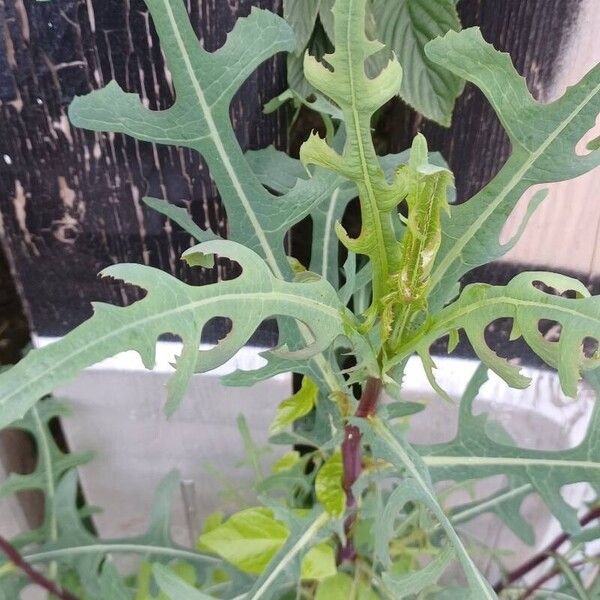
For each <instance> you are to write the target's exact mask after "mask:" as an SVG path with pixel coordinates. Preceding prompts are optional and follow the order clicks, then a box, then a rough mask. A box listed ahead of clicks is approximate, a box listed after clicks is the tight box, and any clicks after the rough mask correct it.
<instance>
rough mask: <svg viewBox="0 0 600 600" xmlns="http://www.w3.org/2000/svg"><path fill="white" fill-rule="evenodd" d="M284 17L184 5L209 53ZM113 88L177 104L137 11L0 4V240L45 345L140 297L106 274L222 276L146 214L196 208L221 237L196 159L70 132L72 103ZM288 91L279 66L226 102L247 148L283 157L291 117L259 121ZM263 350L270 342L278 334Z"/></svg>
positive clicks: (16, 1) (131, 5)
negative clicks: (149, 270)
mask: <svg viewBox="0 0 600 600" xmlns="http://www.w3.org/2000/svg"><path fill="white" fill-rule="evenodd" d="M279 5H280V1H279V0H259V1H256V0H253V1H251V0H230V1H228V2H223V1H221V0H187V7H188V12H189V13H190V16H191V19H192V22H193V25H194V27H195V29H196V31H197V33H198V35H199V38H200V40H201V41H202V43H203V44H204V46H205V47H206V48H207V49H208V50H209V51H210V50H214V49H216V48H218V47H219V46H220V45H221V44H222V43H223V42H224V40H225V36H226V34H227V32H228V31H229V30H230V29H231V28H232V27H233V24H234V22H235V20H236V18H237V17H239V16H244V15H246V14H248V12H249V11H250V7H251V6H260V7H264V8H269V9H272V10H276V11H277V10H279V9H280V6H279ZM111 79H116V80H117V81H118V82H119V83H120V85H121V86H123V87H124V88H125V89H126V90H128V91H132V92H138V93H140V94H141V96H142V97H143V98H144V99H145V100H147V102H148V105H149V107H150V108H152V109H159V108H166V107H168V106H169V105H170V104H171V103H172V102H173V89H172V86H171V83H170V77H169V75H168V73H167V71H166V69H165V65H164V60H163V56H162V54H161V51H160V48H159V44H158V39H157V36H156V33H155V31H154V28H153V26H152V23H151V20H150V19H149V16H148V13H147V10H146V8H145V5H144V3H143V2H142V1H141V0H53V1H52V2H48V3H42V2H29V1H28V0H0V103H1V104H0V237H1V238H3V240H4V245H5V249H6V252H7V255H8V258H9V260H10V262H11V264H12V265H13V267H14V269H15V271H16V273H17V274H18V275H17V276H18V280H19V284H20V288H21V293H22V298H23V300H24V303H25V309H26V311H27V313H28V316H29V319H30V321H31V323H32V326H33V329H34V330H35V331H36V332H37V333H39V334H42V335H61V334H64V333H65V332H66V331H67V330H68V329H70V328H71V327H73V326H74V325H77V324H78V323H80V322H81V321H82V320H84V319H85V318H87V317H88V316H89V315H90V314H91V307H90V301H91V300H104V301H110V302H116V303H120V302H124V301H127V300H131V299H133V298H135V294H133V293H132V292H130V291H129V292H127V293H126V292H125V291H124V290H123V288H122V287H120V286H118V285H117V284H114V283H107V282H101V281H99V280H98V279H97V278H96V273H98V271H100V270H101V269H102V268H104V267H105V266H107V265H109V264H113V263H117V262H140V263H146V264H151V265H153V266H156V267H159V268H162V269H165V270H167V271H169V272H171V273H173V274H174V275H176V276H178V277H182V278H184V279H186V280H187V281H190V282H193V283H201V282H204V281H206V280H214V278H215V277H216V273H212V274H210V273H209V274H208V275H207V274H206V273H200V272H199V271H198V270H194V271H193V272H192V271H190V270H189V269H187V268H186V267H184V265H183V264H182V263H181V261H180V260H179V256H180V254H181V253H182V251H183V250H185V249H186V248H187V247H189V244H190V239H189V236H187V235H185V234H183V233H181V232H180V231H179V230H178V229H177V228H176V227H172V226H171V224H170V223H168V222H165V220H164V218H162V217H161V216H160V215H157V214H154V213H152V212H151V211H150V210H147V209H146V208H145V207H144V206H143V205H142V202H141V199H142V197H143V196H144V195H146V194H150V195H154V196H157V197H163V198H169V199H170V200H172V201H175V202H177V203H178V204H180V205H182V206H187V207H189V209H190V210H191V212H192V215H193V216H194V218H195V219H196V221H197V222H198V223H199V224H201V225H203V226H210V227H212V228H214V229H215V230H217V231H220V232H222V233H224V232H225V231H226V220H225V214H224V211H223V209H222V207H221V205H220V203H219V201H218V194H217V192H216V190H215V188H214V186H213V184H212V181H211V179H210V176H209V174H208V172H207V169H206V166H205V164H204V163H203V161H202V160H201V159H200V158H199V157H198V156H197V155H196V154H195V153H193V152H191V151H189V150H183V149H176V148H164V147H157V146H154V145H152V144H143V143H138V142H136V141H134V140H131V139H129V138H125V137H124V136H121V135H112V134H111V135H103V134H94V133H90V132H86V131H81V130H77V129H75V128H72V127H71V126H70V124H69V122H68V119H67V117H66V109H67V106H68V104H69V103H70V101H71V100H72V98H73V96H74V95H76V94H84V93H87V92H89V91H90V90H92V89H95V88H99V87H101V86H102V85H104V84H106V83H107V82H108V81H109V80H111ZM284 87H285V72H284V63H283V62H282V60H281V57H279V58H278V59H276V60H274V61H271V62H270V63H269V64H266V65H264V66H263V67H262V68H261V69H259V71H258V72H257V73H255V74H254V75H253V76H252V77H251V78H250V79H249V80H248V81H247V82H246V84H245V86H244V87H243V89H242V90H241V91H240V93H239V94H238V96H237V97H236V99H235V100H234V102H233V103H232V108H231V115H232V119H233V121H234V124H235V125H236V131H237V134H238V137H239V139H240V142H241V144H242V146H243V147H244V148H256V147H263V146H266V145H268V144H270V143H275V144H276V145H279V146H281V145H282V144H284V142H285V130H286V123H285V115H282V114H279V115H272V116H265V115H263V114H262V105H263V104H264V102H265V101H267V100H268V99H270V98H271V97H273V96H274V95H276V94H277V93H279V92H280V91H281V90H282V89H283V88H284ZM220 274H221V275H226V273H220ZM213 334H216V332H213ZM209 337H210V336H209ZM259 337H260V336H259ZM259 341H262V342H269V341H273V331H272V329H271V330H269V329H268V328H267V329H266V330H265V331H263V335H262V339H259Z"/></svg>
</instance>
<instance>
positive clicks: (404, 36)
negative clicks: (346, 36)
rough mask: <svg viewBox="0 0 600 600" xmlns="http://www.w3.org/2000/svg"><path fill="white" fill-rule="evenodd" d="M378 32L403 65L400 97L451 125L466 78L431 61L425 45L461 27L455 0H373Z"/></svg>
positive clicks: (429, 116) (436, 119)
mask: <svg viewBox="0 0 600 600" xmlns="http://www.w3.org/2000/svg"><path fill="white" fill-rule="evenodd" d="M372 11H373V17H374V20H375V34H376V35H377V38H378V39H379V40H381V41H382V42H383V43H384V44H385V45H386V46H387V48H388V49H389V50H391V51H393V52H394V53H395V55H396V56H397V58H398V60H399V61H400V64H402V65H403V67H404V77H403V79H402V86H401V88H400V96H401V97H402V99H403V100H404V101H405V102H407V103H408V104H410V105H411V106H412V107H413V108H415V109H416V110H417V112H420V113H421V114H422V115H423V116H424V117H426V118H428V119H432V120H434V121H436V122H438V123H440V124H441V125H444V126H446V127H448V126H449V125H450V122H451V119H452V111H453V109H454V103H455V101H456V98H458V96H459V95H460V94H461V93H462V90H463V87H464V80H463V79H462V78H461V77H459V76H457V75H455V74H454V73H452V72H451V71H449V70H447V69H446V68H445V67H444V66H443V65H439V64H436V63H434V62H433V61H431V60H430V59H429V58H428V57H427V55H426V54H425V45H426V44H427V43H428V42H430V41H431V40H433V39H435V38H436V37H438V36H441V35H444V34H445V33H447V32H448V31H451V30H455V31H458V30H460V21H459V18H458V13H457V12H456V6H455V2H454V0H436V1H435V2H431V0H397V1H395V2H389V1H388V0H374V2H373V3H372Z"/></svg>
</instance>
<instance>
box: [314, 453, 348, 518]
mask: <svg viewBox="0 0 600 600" xmlns="http://www.w3.org/2000/svg"><path fill="white" fill-rule="evenodd" d="M343 474H344V467H343V464H342V453H341V452H340V451H337V452H334V453H333V454H332V455H331V456H330V457H329V458H328V459H327V460H326V461H325V462H324V463H323V466H322V467H321V468H320V469H319V472H318V473H317V477H316V479H315V494H316V496H317V500H318V501H319V502H320V503H321V504H322V505H323V508H324V509H325V510H326V511H327V512H328V513H329V514H330V515H332V516H334V517H341V516H342V515H343V514H344V512H345V511H346V494H345V492H344V488H343V486H342V477H343Z"/></svg>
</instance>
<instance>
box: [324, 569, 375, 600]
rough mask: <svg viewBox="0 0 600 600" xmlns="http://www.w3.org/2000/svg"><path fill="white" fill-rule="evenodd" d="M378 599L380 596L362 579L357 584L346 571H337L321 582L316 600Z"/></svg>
mask: <svg viewBox="0 0 600 600" xmlns="http://www.w3.org/2000/svg"><path fill="white" fill-rule="evenodd" d="M348 598H353V599H354V600H378V599H379V596H378V595H377V594H376V593H375V592H374V591H373V590H372V589H371V588H370V587H369V586H368V585H367V584H366V583H365V582H364V581H362V580H360V581H359V582H358V584H357V585H355V582H354V580H353V579H352V577H350V575H347V574H346V573H336V574H335V575H333V576H332V577H329V578H327V579H324V580H323V581H321V583H319V587H318V588H317V593H316V594H315V600H348Z"/></svg>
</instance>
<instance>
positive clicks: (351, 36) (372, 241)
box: [300, 0, 405, 306]
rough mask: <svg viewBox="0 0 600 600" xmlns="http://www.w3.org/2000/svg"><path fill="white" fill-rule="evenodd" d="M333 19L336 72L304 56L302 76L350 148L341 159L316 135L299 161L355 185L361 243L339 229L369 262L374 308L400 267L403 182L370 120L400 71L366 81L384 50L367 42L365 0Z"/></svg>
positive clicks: (340, 5) (345, 3)
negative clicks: (328, 107) (337, 118)
mask: <svg viewBox="0 0 600 600" xmlns="http://www.w3.org/2000/svg"><path fill="white" fill-rule="evenodd" d="M333 14H334V17H335V35H334V38H335V39H334V42H335V52H334V53H333V54H327V55H325V57H324V60H325V61H326V63H327V64H328V65H330V66H331V69H332V70H330V69H329V68H327V67H326V66H324V65H323V64H322V63H320V62H318V61H317V60H316V59H315V58H314V57H312V56H310V55H309V54H306V55H305V59H304V70H305V74H306V77H307V79H308V81H309V82H310V83H311V84H312V85H313V86H315V88H317V89H318V90H319V91H320V92H322V93H324V94H325V95H327V96H328V97H329V98H331V99H332V100H333V101H334V102H335V103H336V104H337V105H338V106H339V107H340V109H341V110H342V112H343V113H344V121H345V124H346V135H347V139H346V145H345V148H344V152H343V154H339V153H338V152H337V151H336V150H335V149H333V148H331V147H329V146H328V145H327V143H326V142H325V141H324V140H322V139H320V138H319V137H318V136H316V135H313V136H311V137H310V138H309V139H308V141H306V142H305V143H304V145H303V146H302V148H301V150H300V158H301V160H302V161H303V162H304V163H305V164H314V165H317V166H321V167H324V168H327V169H329V170H331V171H333V172H335V173H337V174H339V175H342V176H344V177H346V178H348V179H350V180H351V181H353V182H354V183H355V184H356V186H357V188H358V194H359V197H360V200H361V224H362V229H361V233H360V235H359V237H358V238H357V239H350V237H349V236H348V235H347V233H346V232H345V231H344V230H343V228H342V227H341V225H339V224H338V226H337V233H338V236H340V238H341V240H342V242H343V243H344V244H345V246H346V247H347V248H348V250H350V251H352V252H355V253H357V254H359V253H360V254H365V255H366V256H368V257H369V258H370V259H371V262H372V263H373V306H377V305H378V304H379V302H380V301H381V299H382V298H383V297H384V296H385V295H386V294H387V292H388V291H389V287H390V275H391V274H392V273H395V272H396V271H397V270H398V268H399V266H400V248H399V245H398V242H397V240H396V235H395V229H394V216H395V215H393V214H392V213H393V212H394V209H395V207H396V206H397V205H398V204H399V203H400V202H401V201H402V199H403V198H404V195H405V194H404V188H403V185H402V182H401V180H400V181H395V182H394V183H388V181H387V180H386V178H385V176H384V173H383V170H382V169H381V167H380V165H379V162H378V158H377V155H376V153H375V148H374V146H373V140H372V138H371V119H372V117H373V114H374V113H375V111H376V110H378V109H379V108H380V107H381V106H382V105H383V104H384V103H385V102H387V101H388V100H389V99H390V98H392V97H393V96H394V95H396V94H397V93H398V91H399V89H400V81H401V78H402V69H401V67H400V64H399V63H398V62H397V61H396V60H392V61H390V62H389V63H388V64H387V65H386V66H385V67H384V68H383V70H382V71H381V72H380V73H379V75H377V76H376V77H374V78H370V77H368V76H367V73H366V70H365V66H366V61H367V59H369V58H370V57H371V56H373V55H374V54H375V53H376V52H378V51H379V50H381V49H382V48H383V45H382V44H381V43H380V42H375V41H373V40H369V39H368V38H367V35H366V32H365V26H366V21H365V17H366V0H337V2H336V3H335V4H334V7H333ZM395 218H396V219H397V217H395Z"/></svg>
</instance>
